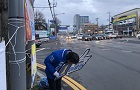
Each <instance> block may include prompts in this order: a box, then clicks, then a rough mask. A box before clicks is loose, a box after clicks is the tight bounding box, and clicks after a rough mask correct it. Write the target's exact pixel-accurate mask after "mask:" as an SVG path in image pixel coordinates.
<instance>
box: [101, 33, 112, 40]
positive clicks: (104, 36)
mask: <svg viewBox="0 0 140 90" xmlns="http://www.w3.org/2000/svg"><path fill="white" fill-rule="evenodd" d="M101 36H102V37H103V39H110V38H109V36H108V35H107V34H101Z"/></svg>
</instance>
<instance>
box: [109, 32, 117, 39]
mask: <svg viewBox="0 0 140 90" xmlns="http://www.w3.org/2000/svg"><path fill="white" fill-rule="evenodd" d="M108 36H109V37H110V38H114V39H116V38H117V35H116V34H114V33H112V34H109V35H108Z"/></svg>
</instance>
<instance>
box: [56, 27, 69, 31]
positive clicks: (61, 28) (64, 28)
mask: <svg viewBox="0 0 140 90" xmlns="http://www.w3.org/2000/svg"><path fill="white" fill-rule="evenodd" d="M58 29H59V30H60V31H61V30H68V27H59V28H58Z"/></svg>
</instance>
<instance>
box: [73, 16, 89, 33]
mask: <svg viewBox="0 0 140 90" xmlns="http://www.w3.org/2000/svg"><path fill="white" fill-rule="evenodd" d="M73 21H74V26H75V28H74V30H77V31H79V30H80V28H82V25H83V24H84V23H89V16H80V15H79V14H75V15H74V18H73Z"/></svg>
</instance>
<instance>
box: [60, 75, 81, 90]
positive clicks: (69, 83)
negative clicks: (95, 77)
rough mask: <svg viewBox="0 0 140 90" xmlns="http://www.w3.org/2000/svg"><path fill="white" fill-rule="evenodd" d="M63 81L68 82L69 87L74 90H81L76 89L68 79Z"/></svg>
mask: <svg viewBox="0 0 140 90" xmlns="http://www.w3.org/2000/svg"><path fill="white" fill-rule="evenodd" d="M62 80H63V81H64V82H66V83H67V84H68V85H69V86H71V87H72V88H73V89H74V90H80V89H79V88H78V87H76V86H75V85H74V84H73V83H71V82H70V81H68V80H67V79H65V78H62Z"/></svg>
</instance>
